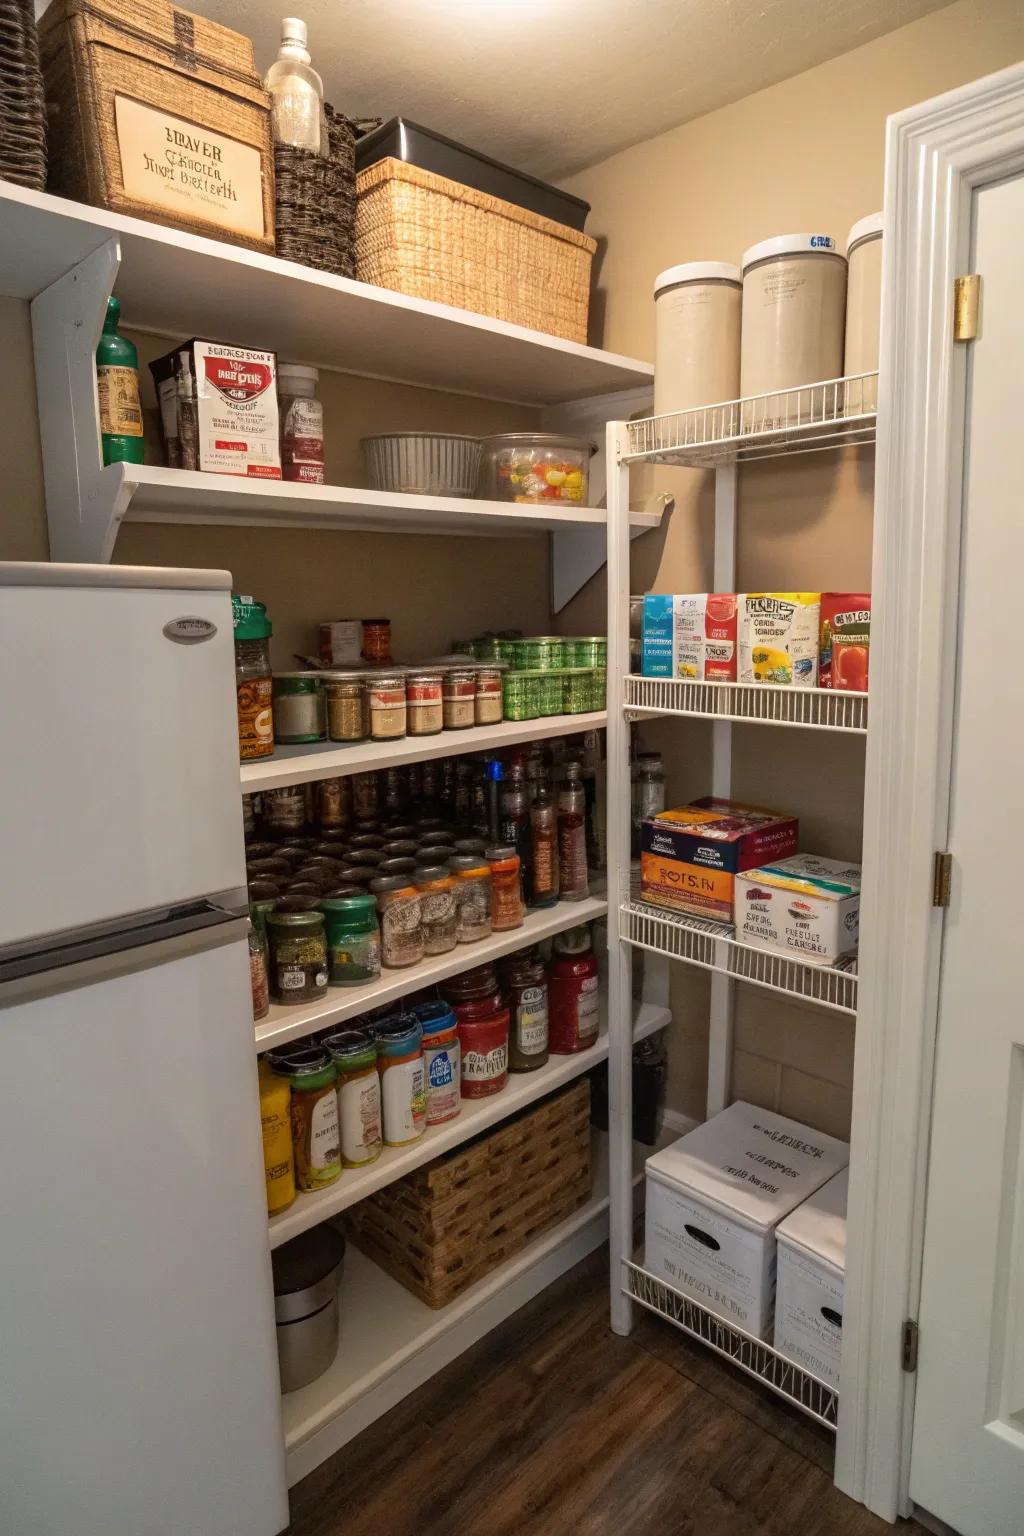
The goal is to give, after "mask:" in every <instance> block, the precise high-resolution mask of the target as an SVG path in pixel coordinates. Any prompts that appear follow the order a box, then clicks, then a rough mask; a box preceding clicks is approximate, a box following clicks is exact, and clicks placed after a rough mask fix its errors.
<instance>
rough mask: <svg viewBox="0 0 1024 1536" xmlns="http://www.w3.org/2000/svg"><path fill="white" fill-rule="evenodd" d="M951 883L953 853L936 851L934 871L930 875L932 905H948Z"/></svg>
mask: <svg viewBox="0 0 1024 1536" xmlns="http://www.w3.org/2000/svg"><path fill="white" fill-rule="evenodd" d="M952 885H953V855H952V854H951V853H944V852H937V853H936V855H935V872H934V874H933V876H932V906H933V907H948V906H949V896H950V891H951V889H952Z"/></svg>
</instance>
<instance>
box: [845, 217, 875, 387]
mask: <svg viewBox="0 0 1024 1536" xmlns="http://www.w3.org/2000/svg"><path fill="white" fill-rule="evenodd" d="M846 260H847V262H848V263H849V274H848V286H847V290H846V345H845V358H844V362H843V372H844V373H846V374H847V375H850V374H858V373H876V372H877V371H878V327H879V319H880V316H881V310H882V215H881V214H880V213H869V214H868V216H867V218H864V219H858V220H857V222H856V224H855V225H854V226H853V228H852V229H851V230H850V233H849V235H848V236H847V239H846ZM877 407H878V380H877V379H865V380H864V381H863V383H852V384H849V385H847V394H846V414H847V415H848V416H859V415H861V414H862V413H863V412H865V411H874V410H876V409H877Z"/></svg>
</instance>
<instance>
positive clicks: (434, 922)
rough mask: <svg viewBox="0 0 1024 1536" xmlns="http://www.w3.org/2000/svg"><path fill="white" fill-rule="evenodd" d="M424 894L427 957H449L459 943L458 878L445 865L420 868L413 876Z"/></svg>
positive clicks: (423, 906)
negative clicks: (456, 898) (456, 892)
mask: <svg viewBox="0 0 1024 1536" xmlns="http://www.w3.org/2000/svg"><path fill="white" fill-rule="evenodd" d="M413 879H414V880H415V882H416V889H417V890H418V891H419V893H420V905H421V912H422V921H423V953H424V954H425V955H446V954H448V953H449V951H450V950H453V949H454V948H455V946H456V944H457V943H458V912H457V907H456V901H455V884H456V882H455V876H454V875H453V874H452V872H451V870H450V869H448V868H447V867H446V866H445V865H444V864H434V863H431V864H425V865H420V867H419V868H418V869H417V870H416V872H415V874H414V875H413Z"/></svg>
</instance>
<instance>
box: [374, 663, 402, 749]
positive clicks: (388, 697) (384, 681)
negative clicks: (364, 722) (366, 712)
mask: <svg viewBox="0 0 1024 1536" xmlns="http://www.w3.org/2000/svg"><path fill="white" fill-rule="evenodd" d="M367 687H368V689H369V698H370V736H371V737H372V739H373V740H374V741H394V740H395V739H396V738H397V737H399V736H404V735H405V727H406V707H405V674H404V672H374V673H371V675H370V677H369V679H368V682H367Z"/></svg>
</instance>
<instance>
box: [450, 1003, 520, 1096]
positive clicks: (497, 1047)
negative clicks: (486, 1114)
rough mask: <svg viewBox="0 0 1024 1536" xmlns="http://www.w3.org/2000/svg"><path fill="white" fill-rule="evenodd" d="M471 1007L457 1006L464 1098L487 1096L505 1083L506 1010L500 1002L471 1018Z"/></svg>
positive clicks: (506, 1070) (496, 1091) (506, 1055)
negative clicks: (489, 1010)
mask: <svg viewBox="0 0 1024 1536" xmlns="http://www.w3.org/2000/svg"><path fill="white" fill-rule="evenodd" d="M471 1011H472V1010H471V1009H470V1008H457V1009H456V1014H457V1016H458V1020H459V1046H460V1048H461V1052H462V1086H461V1093H462V1097H463V1098H464V1099H486V1098H489V1097H490V1096H491V1094H493V1093H500V1092H501V1090H502V1089H503V1088H504V1087H505V1084H506V1083H507V1082H508V1029H509V1011H508V1009H507V1008H506V1007H505V1006H504V1005H503V1004H500V1003H499V1004H498V1006H497V1007H496V1008H495V1009H494V1010H493V1011H492V1012H487V1013H483V1014H481V1016H480V1017H477V1018H473V1017H470V1016H469V1014H470V1012H471Z"/></svg>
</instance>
